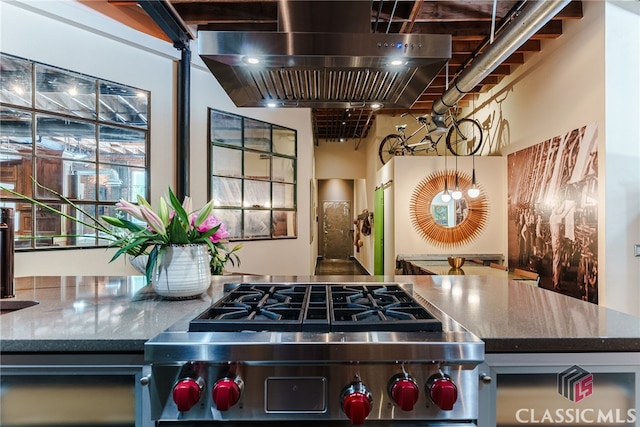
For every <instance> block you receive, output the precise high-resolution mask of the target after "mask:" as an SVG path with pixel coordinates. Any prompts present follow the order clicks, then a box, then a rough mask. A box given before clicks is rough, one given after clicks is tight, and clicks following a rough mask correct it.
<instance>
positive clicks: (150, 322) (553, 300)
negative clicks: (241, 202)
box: [0, 276, 640, 362]
mask: <svg viewBox="0 0 640 427" xmlns="http://www.w3.org/2000/svg"><path fill="white" fill-rule="evenodd" d="M243 280H244V281H274V282H301V283H304V282H321V283H323V282H365V281H366V282H394V283H395V282H398V283H412V284H413V289H414V291H415V292H416V293H417V294H418V295H420V296H421V297H422V298H424V299H425V300H426V301H428V303H429V304H432V305H434V306H435V307H437V308H438V309H440V310H442V311H443V312H445V313H447V314H448V315H449V316H451V317H452V318H453V319H454V320H456V321H457V322H459V323H460V324H462V325H463V326H464V327H466V328H467V329H469V330H470V331H471V332H473V333H474V334H475V335H477V336H478V337H480V338H481V339H482V340H483V341H484V342H485V351H486V352H487V353H531V352H536V353H537V352H550V353H556V352H640V317H634V316H631V315H627V314H624V313H620V312H617V311H614V310H610V309H607V308H604V307H601V306H598V305H594V304H590V303H587V302H584V301H580V300H577V299H574V298H570V297H567V296H564V295H560V294H557V293H555V292H551V291H548V290H544V289H540V288H536V287H533V286H529V285H526V284H523V283H518V282H517V281H513V280H508V279H507V278H494V277H488V276H484V277H483V276H311V277H306V276H216V277H214V278H213V285H212V286H211V287H210V288H209V290H208V291H207V293H205V294H203V295H201V296H200V297H198V298H196V299H190V300H183V301H167V300H163V299H161V298H159V297H158V296H156V295H155V294H154V293H153V292H152V291H150V290H149V289H148V288H147V287H145V286H144V278H143V277H142V276H130V277H92V276H86V277H72V276H68V277H23V278H18V279H16V298H15V299H10V300H20V301H22V300H25V301H26V300H35V301H38V302H39V304H37V305H35V306H32V307H29V308H25V309H21V310H17V311H14V312H9V313H6V314H3V315H1V316H0V349H1V351H2V353H52V352H71V353H142V352H143V349H144V343H145V341H147V340H148V339H150V338H152V337H154V336H155V335H157V334H158V333H160V332H162V331H164V330H165V329H167V328H169V327H170V326H172V325H175V324H176V323H177V324H185V325H186V324H187V323H188V321H189V320H190V319H192V318H194V317H195V316H197V315H198V314H200V313H201V312H202V311H204V310H205V309H206V308H207V307H208V306H209V305H211V303H212V302H214V301H216V300H217V299H219V298H220V297H221V296H222V295H223V284H224V283H232V282H239V281H243ZM0 305H1V303H0ZM639 362H640V361H639Z"/></svg>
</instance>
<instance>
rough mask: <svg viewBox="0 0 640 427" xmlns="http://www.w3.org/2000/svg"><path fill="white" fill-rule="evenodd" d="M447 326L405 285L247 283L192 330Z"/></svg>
mask: <svg viewBox="0 0 640 427" xmlns="http://www.w3.org/2000/svg"><path fill="white" fill-rule="evenodd" d="M240 331H282V332H358V331H404V332H411V331H429V332H437V331H442V323H441V322H440V321H439V320H437V319H436V318H435V317H434V316H433V315H432V314H431V313H429V312H428V311H427V310H426V309H425V308H424V307H423V306H422V305H421V304H419V303H418V302H417V301H416V300H415V299H414V298H413V297H412V296H411V295H410V293H409V292H407V291H406V290H405V289H404V288H403V287H402V286H400V285H399V284H331V285H329V284H317V283H295V284H274V283H241V284H238V285H237V286H236V287H235V289H233V290H231V292H229V293H228V294H227V295H226V296H225V297H223V298H222V299H220V300H218V301H217V302H215V303H214V304H213V305H212V306H211V307H209V308H208V309H207V310H206V311H204V312H203V313H202V314H200V315H199V316H198V317H196V318H195V319H193V320H192V321H191V322H190V324H189V332H240Z"/></svg>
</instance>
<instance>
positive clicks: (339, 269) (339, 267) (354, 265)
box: [315, 258, 369, 276]
mask: <svg viewBox="0 0 640 427" xmlns="http://www.w3.org/2000/svg"><path fill="white" fill-rule="evenodd" d="M315 275H316V276H362V275H365V276H368V275H369V273H368V272H367V271H366V270H365V269H364V268H363V267H362V266H361V265H360V263H358V262H357V261H356V260H355V259H353V258H352V259H349V260H346V259H323V258H318V261H317V263H316V271H315Z"/></svg>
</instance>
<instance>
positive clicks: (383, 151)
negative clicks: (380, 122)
mask: <svg viewBox="0 0 640 427" xmlns="http://www.w3.org/2000/svg"><path fill="white" fill-rule="evenodd" d="M406 115H411V114H410V113H402V115H401V116H400V117H404V116H406ZM411 116H412V117H413V118H414V119H415V120H416V121H417V122H418V123H419V124H420V127H419V128H418V129H416V130H415V131H414V132H413V133H412V134H411V135H408V136H407V135H406V134H405V129H406V128H407V125H406V124H402V125H396V132H397V133H392V134H390V135H387V136H385V137H384V138H383V139H382V142H380V147H379V148H378V154H379V156H380V161H381V162H382V164H383V165H384V164H385V163H387V162H388V161H389V159H391V157H393V156H414V155H426V154H427V153H429V152H430V151H435V153H436V155H439V153H438V143H439V142H440V140H441V139H442V136H443V135H445V134H446V138H445V142H446V144H447V149H448V150H449V151H450V152H451V153H452V154H453V155H454V156H471V155H473V154H475V153H476V152H478V150H480V147H481V146H482V127H481V126H480V124H479V123H478V122H477V121H476V120H473V119H468V118H463V119H456V118H455V116H454V115H453V114H452V113H451V112H450V111H448V112H447V115H446V117H444V118H443V117H442V116H439V117H436V118H432V117H430V116H429V115H428V114H425V115H423V116H419V117H415V116H413V115H411ZM423 130H424V131H425V134H424V136H423V137H422V139H421V140H420V141H418V142H415V143H410V141H411V139H412V138H414V137H415V136H416V135H418V133H420V132H422V131H423ZM436 136H437V139H434V138H435V137H436Z"/></svg>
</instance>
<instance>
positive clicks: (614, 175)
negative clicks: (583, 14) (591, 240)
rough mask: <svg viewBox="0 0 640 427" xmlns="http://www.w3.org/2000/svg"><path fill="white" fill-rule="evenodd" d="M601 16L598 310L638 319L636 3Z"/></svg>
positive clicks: (612, 5)
mask: <svg viewBox="0 0 640 427" xmlns="http://www.w3.org/2000/svg"><path fill="white" fill-rule="evenodd" d="M604 15H605V33H604V38H605V87H606V94H605V98H606V99H605V106H606V130H605V132H603V133H604V137H605V141H606V157H605V161H603V162H602V163H604V165H603V166H604V169H605V173H606V181H605V185H603V186H602V187H604V192H605V198H604V201H605V213H604V215H603V216H602V217H603V218H605V219H606V223H605V230H604V236H605V237H606V239H602V240H605V252H604V254H605V256H606V263H605V271H604V272H602V271H601V273H600V275H599V280H602V281H604V282H605V284H606V287H605V289H604V290H605V292H604V293H603V294H602V300H603V304H604V305H606V306H607V307H611V308H616V309H619V310H622V311H626V312H628V313H634V314H636V315H640V257H634V256H633V247H634V244H635V245H640V120H639V118H640V2H638V1H635V2H629V1H617V2H607V4H606V5H605V12H604ZM634 52H635V54H633V53H634ZM601 200H602V199H601ZM598 250H600V248H598Z"/></svg>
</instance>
